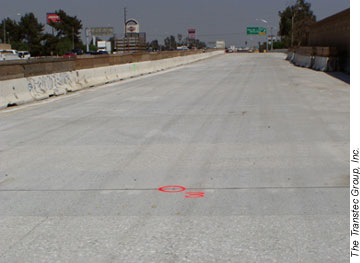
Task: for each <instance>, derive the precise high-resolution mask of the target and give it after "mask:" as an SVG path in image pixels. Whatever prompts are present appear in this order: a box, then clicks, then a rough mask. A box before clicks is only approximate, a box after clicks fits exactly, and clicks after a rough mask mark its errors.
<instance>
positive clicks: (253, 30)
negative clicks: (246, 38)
mask: <svg viewBox="0 0 360 263" xmlns="http://www.w3.org/2000/svg"><path fill="white" fill-rule="evenodd" d="M246 34H247V35H263V36H264V35H266V28H265V27H247V28H246Z"/></svg>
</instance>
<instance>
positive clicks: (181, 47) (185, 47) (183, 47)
mask: <svg viewBox="0 0 360 263" xmlns="http://www.w3.org/2000/svg"><path fill="white" fill-rule="evenodd" d="M176 49H177V50H189V48H188V47H187V46H180V47H176Z"/></svg>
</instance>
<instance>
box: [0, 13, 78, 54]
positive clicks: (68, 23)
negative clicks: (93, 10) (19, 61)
mask: <svg viewBox="0 0 360 263" xmlns="http://www.w3.org/2000/svg"><path fill="white" fill-rule="evenodd" d="M55 13H56V14H58V15H59V17H60V22H58V23H54V22H50V23H49V26H50V27H51V28H52V31H53V33H46V32H45V25H44V24H42V23H40V22H39V21H38V19H37V18H36V17H35V15H34V14H33V13H26V14H25V15H24V16H22V17H21V18H20V21H19V22H17V21H16V20H13V19H10V18H6V19H4V20H2V21H1V24H0V40H1V42H2V43H4V39H6V43H9V44H11V46H12V48H13V49H16V50H27V51H29V52H30V53H31V55H32V56H51V55H63V54H64V53H65V52H68V51H71V50H72V49H73V48H75V49H84V47H85V46H84V44H83V42H82V41H81V38H80V33H81V29H82V23H81V20H79V19H78V18H77V17H76V16H69V15H68V14H66V13H65V11H63V10H61V9H60V10H58V11H56V12H55ZM4 26H5V29H6V35H5V36H4Z"/></svg>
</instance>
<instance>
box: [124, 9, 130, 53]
mask: <svg viewBox="0 0 360 263" xmlns="http://www.w3.org/2000/svg"><path fill="white" fill-rule="evenodd" d="M125 42H127V44H126V47H127V49H129V39H127V36H126V7H124V50H126V47H125Z"/></svg>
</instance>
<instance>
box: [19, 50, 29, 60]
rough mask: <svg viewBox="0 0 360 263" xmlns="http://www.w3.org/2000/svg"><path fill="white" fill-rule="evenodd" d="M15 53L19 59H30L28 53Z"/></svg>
mask: <svg viewBox="0 0 360 263" xmlns="http://www.w3.org/2000/svg"><path fill="white" fill-rule="evenodd" d="M17 53H18V56H19V58H21V59H30V58H31V55H30V52H29V51H18V52H17Z"/></svg>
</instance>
